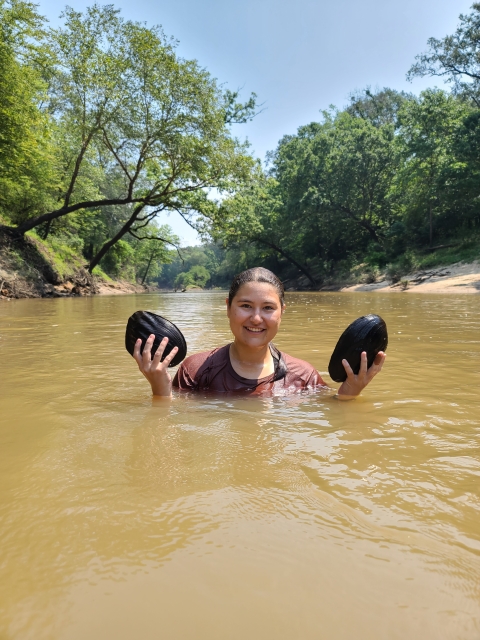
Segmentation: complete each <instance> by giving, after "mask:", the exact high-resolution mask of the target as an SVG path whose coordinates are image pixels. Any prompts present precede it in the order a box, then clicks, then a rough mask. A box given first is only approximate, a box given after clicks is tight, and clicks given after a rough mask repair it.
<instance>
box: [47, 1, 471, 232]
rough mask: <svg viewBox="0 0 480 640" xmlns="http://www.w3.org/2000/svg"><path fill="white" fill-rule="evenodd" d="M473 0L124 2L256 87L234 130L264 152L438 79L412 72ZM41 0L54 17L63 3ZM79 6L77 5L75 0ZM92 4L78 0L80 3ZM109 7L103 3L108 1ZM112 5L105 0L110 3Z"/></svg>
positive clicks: (181, 227) (131, 12)
mask: <svg viewBox="0 0 480 640" xmlns="http://www.w3.org/2000/svg"><path fill="white" fill-rule="evenodd" d="M472 1H473V0H469V1H463V0H458V1H456V0H402V2H398V1H396V2H394V1H393V0H362V2H359V1H358V0H336V1H335V2H332V1H331V0H330V1H329V2H327V1H326V0H296V1H295V2H294V1H293V0H276V1H274V0H242V2H239V1H238V0H230V1H228V0H227V1H225V0H224V1H221V0H203V1H201V2H199V1H198V0H197V1H195V0H175V1H174V2H166V1H165V0H135V2H127V1H126V0H117V1H115V2H113V4H114V5H115V6H116V7H118V8H120V9H121V10H122V15H123V16H124V17H126V18H128V19H131V20H138V21H141V22H146V23H147V24H148V25H150V26H152V25H154V24H161V25H162V26H163V29H164V31H165V33H166V34H167V35H170V36H173V37H174V38H176V39H177V40H178V41H179V45H178V52H179V54H180V55H181V56H182V57H185V58H195V59H197V60H198V61H199V62H200V63H201V64H202V66H204V67H206V68H207V69H208V70H209V71H210V72H211V74H212V75H213V76H215V77H216V78H218V80H219V81H220V82H223V83H225V84H226V86H228V87H229V88H231V89H237V88H240V87H243V95H244V96H245V97H247V96H248V95H249V94H250V92H251V91H255V92H256V93H257V95H258V98H259V100H260V102H263V103H264V111H263V112H262V113H261V114H260V115H259V116H257V118H255V120H254V121H253V122H251V123H248V124H246V125H242V126H237V127H235V134H236V135H238V136H239V137H241V138H245V137H246V138H248V139H249V141H250V143H251V145H252V150H253V152H254V153H255V155H257V156H258V157H260V158H262V159H263V158H264V157H265V153H266V152H267V151H269V150H271V149H274V148H275V147H276V145H277V142H278V140H279V139H280V138H281V137H282V136H283V135H285V134H290V133H295V131H296V130H297V128H298V127H299V126H301V125H303V124H306V123H308V122H311V121H312V120H317V119H318V118H319V111H320V110H322V109H325V108H327V107H328V106H329V105H331V104H334V105H336V106H339V107H341V106H343V105H345V104H346V102H347V98H348V95H349V94H350V93H351V92H352V91H354V90H355V89H362V88H364V87H366V86H367V85H370V86H371V87H373V88H375V87H384V86H388V87H392V88H393V89H397V90H402V89H403V90H406V91H413V92H415V93H418V92H420V91H421V90H422V89H424V88H425V87H427V86H434V85H435V84H436V85H437V86H439V85H440V86H441V82H440V81H439V80H438V79H431V78H425V79H419V80H415V81H414V82H413V83H408V82H407V81H406V80H405V74H406V72H407V71H408V69H409V67H410V65H411V64H412V62H413V60H414V58H415V55H416V54H418V53H421V52H422V51H424V50H425V48H426V43H427V39H428V38H429V37H430V36H435V37H438V38H440V37H443V36H444V35H447V34H449V33H452V32H453V31H454V29H455V28H456V26H457V24H458V15H459V14H460V13H462V12H463V13H468V11H469V8H470V6H471V4H472ZM65 4H66V3H65V2H62V1H60V0H43V1H41V2H40V5H39V9H40V12H41V13H43V14H44V15H46V16H47V18H48V19H49V20H50V22H51V23H52V24H56V23H58V16H59V14H60V13H61V11H62V9H63V8H64V6H65ZM70 4H72V3H70ZM90 4H93V2H88V1H85V0H78V1H76V2H75V3H74V7H75V9H77V10H81V9H83V8H85V7H87V6H89V5H90ZM101 4H103V3H101ZM105 4H106V3H105ZM161 222H162V223H163V222H167V223H168V224H170V225H171V226H172V228H173V229H174V230H175V232H176V233H177V234H178V235H180V236H181V237H182V239H183V243H184V244H189V243H193V242H195V241H196V234H195V232H194V231H193V230H192V229H190V228H189V227H188V225H186V223H185V222H183V221H181V220H180V218H179V216H178V215H177V214H172V215H171V216H170V217H169V218H166V219H165V220H162V221H161Z"/></svg>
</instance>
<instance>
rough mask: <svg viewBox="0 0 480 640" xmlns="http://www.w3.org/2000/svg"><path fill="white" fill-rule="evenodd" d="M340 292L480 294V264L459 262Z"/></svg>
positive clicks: (352, 286) (351, 286)
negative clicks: (396, 279)
mask: <svg viewBox="0 0 480 640" xmlns="http://www.w3.org/2000/svg"><path fill="white" fill-rule="evenodd" d="M340 290H341V291H348V292H355V291H369V292H378V293H480V261H478V260H475V261H473V262H470V263H464V262H457V263H455V264H451V265H448V266H447V267H436V268H434V269H424V270H418V271H414V272H412V273H409V274H407V275H405V276H403V277H402V278H401V279H400V280H399V281H398V282H395V283H392V282H389V281H388V280H385V279H381V280H379V281H378V282H372V283H360V284H354V285H350V286H346V287H342V288H341V289H340Z"/></svg>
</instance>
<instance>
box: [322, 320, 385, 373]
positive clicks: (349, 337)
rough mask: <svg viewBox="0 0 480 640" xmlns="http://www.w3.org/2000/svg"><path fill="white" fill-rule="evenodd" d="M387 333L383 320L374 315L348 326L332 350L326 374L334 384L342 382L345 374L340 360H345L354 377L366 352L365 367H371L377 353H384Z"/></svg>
mask: <svg viewBox="0 0 480 640" xmlns="http://www.w3.org/2000/svg"><path fill="white" fill-rule="evenodd" d="M387 345H388V333H387V325H386V324H385V320H383V319H382V318H381V317H380V316H377V315H375V314H369V315H368V316H361V317H360V318H357V319H356V320H355V321H354V322H352V324H350V325H349V326H348V327H347V328H346V329H345V331H344V332H343V333H342V335H341V336H340V338H339V340H338V342H337V345H336V347H335V349H334V350H333V353H332V357H331V358H330V363H329V365H328V373H329V374H330V377H331V378H332V380H335V382H344V381H345V380H346V379H347V372H346V371H345V368H344V366H343V364H342V360H343V359H345V360H347V362H348V364H349V365H350V366H351V367H352V370H353V372H354V374H355V375H357V374H358V372H359V371H360V358H361V355H362V351H366V352H367V366H368V367H371V366H372V364H373V361H374V360H375V358H376V356H377V354H378V352H379V351H385V350H386V348H387Z"/></svg>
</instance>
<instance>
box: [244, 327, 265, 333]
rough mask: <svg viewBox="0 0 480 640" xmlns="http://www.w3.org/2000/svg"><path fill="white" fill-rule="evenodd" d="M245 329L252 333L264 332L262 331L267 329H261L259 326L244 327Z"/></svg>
mask: <svg viewBox="0 0 480 640" xmlns="http://www.w3.org/2000/svg"><path fill="white" fill-rule="evenodd" d="M243 328H244V329H246V330H247V331H250V333H262V331H265V329H259V328H258V327H243Z"/></svg>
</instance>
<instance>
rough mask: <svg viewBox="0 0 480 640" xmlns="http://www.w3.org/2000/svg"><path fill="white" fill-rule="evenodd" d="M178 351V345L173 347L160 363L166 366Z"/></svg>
mask: <svg viewBox="0 0 480 640" xmlns="http://www.w3.org/2000/svg"><path fill="white" fill-rule="evenodd" d="M177 351H178V347H173V349H172V350H171V351H170V353H169V354H168V356H166V357H165V360H164V361H163V363H162V364H164V365H165V366H167V367H168V365H169V364H170V363H171V361H172V360H173V359H174V357H175V356H176V354H177Z"/></svg>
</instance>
